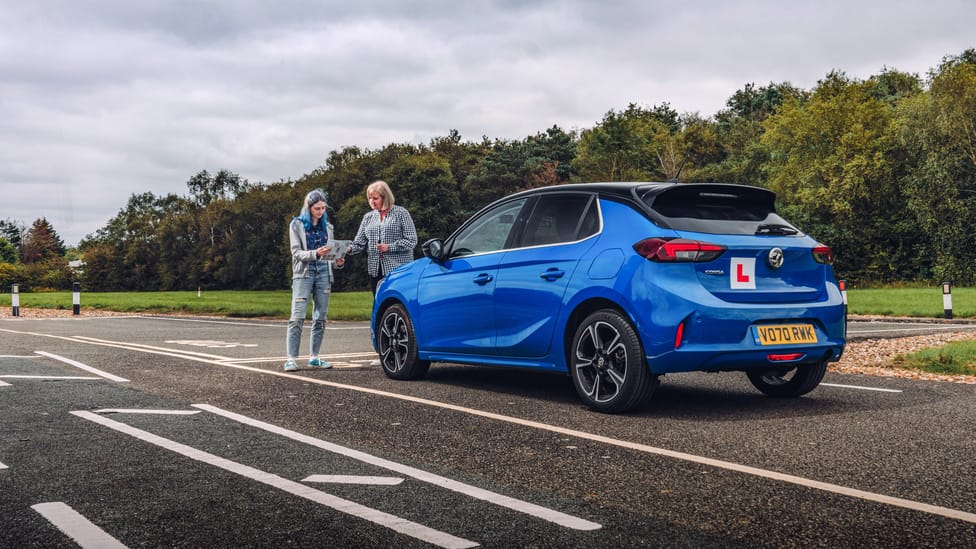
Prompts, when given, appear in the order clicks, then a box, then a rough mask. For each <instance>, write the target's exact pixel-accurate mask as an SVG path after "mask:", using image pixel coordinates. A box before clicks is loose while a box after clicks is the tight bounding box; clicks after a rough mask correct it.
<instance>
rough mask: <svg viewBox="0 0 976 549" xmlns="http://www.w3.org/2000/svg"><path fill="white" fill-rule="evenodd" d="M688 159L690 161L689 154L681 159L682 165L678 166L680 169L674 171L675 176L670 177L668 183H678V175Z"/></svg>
mask: <svg viewBox="0 0 976 549" xmlns="http://www.w3.org/2000/svg"><path fill="white" fill-rule="evenodd" d="M687 161H688V157H687V156H685V157H684V158H682V159H681V165H680V166H678V170H677V171H676V172H674V177H672V178H671V179H668V183H677V182H678V176H679V175H681V170H682V169H683V168H684V167H685V162H687Z"/></svg>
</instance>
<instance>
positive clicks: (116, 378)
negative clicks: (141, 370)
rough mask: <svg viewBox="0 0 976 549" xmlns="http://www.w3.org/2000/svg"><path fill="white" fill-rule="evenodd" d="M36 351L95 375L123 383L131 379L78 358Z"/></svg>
mask: <svg viewBox="0 0 976 549" xmlns="http://www.w3.org/2000/svg"><path fill="white" fill-rule="evenodd" d="M34 352H35V353H37V354H39V355H41V356H46V357H48V358H53V359H54V360H59V361H61V362H64V363H65V364H70V365H72V366H74V367H75V368H81V369H82V370H85V371H86V372H91V373H93V374H95V375H98V376H101V377H104V378H105V379H110V380H112V381H118V382H122V383H125V382H128V381H129V380H128V379H125V378H124V377H119V376H117V375H114V374H110V373H108V372H103V371H101V370H99V369H98V368H92V367H91V366H88V365H87V364H82V363H80V362H78V361H76V360H71V359H70V358H65V357H63V356H59V355H56V354H54V353H47V352H44V351H34Z"/></svg>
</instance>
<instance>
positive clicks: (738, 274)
mask: <svg viewBox="0 0 976 549" xmlns="http://www.w3.org/2000/svg"><path fill="white" fill-rule="evenodd" d="M730 267H731V269H730V270H729V286H730V287H731V288H732V289H733V290H755V289H756V258H754V257H733V258H732V264H731V265H730Z"/></svg>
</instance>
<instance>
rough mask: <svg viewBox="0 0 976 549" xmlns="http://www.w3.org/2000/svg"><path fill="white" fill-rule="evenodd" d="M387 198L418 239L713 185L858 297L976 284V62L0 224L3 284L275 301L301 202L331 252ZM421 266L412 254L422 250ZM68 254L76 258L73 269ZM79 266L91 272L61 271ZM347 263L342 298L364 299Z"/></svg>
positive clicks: (828, 81)
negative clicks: (322, 223)
mask: <svg viewBox="0 0 976 549" xmlns="http://www.w3.org/2000/svg"><path fill="white" fill-rule="evenodd" d="M376 179H383V180H385V181H387V182H389V183H390V184H391V186H392V187H393V190H394V192H395V194H396V200H397V203H398V204H400V205H403V206H405V207H407V208H408V209H409V210H410V213H411V215H412V217H413V219H414V222H415V224H416V226H417V232H418V236H419V238H420V241H421V242H423V241H424V240H425V239H427V238H430V237H433V236H442V237H443V236H447V235H448V234H449V233H450V231H451V230H452V229H453V228H454V227H456V226H457V225H458V224H459V223H460V222H461V221H463V220H464V219H466V218H467V217H468V216H470V215H471V214H472V213H474V212H476V211H477V210H478V209H480V208H481V207H483V206H485V205H487V204H488V203H489V202H491V201H492V200H494V199H496V198H499V197H502V196H504V195H506V194H508V193H511V192H513V191H517V190H522V189H529V188H534V187H538V186H544V185H558V184H565V183H572V182H584V181H661V180H671V179H677V180H679V181H715V182H724V183H741V184H746V185H756V186H760V187H765V188H769V189H771V190H773V191H775V192H776V193H777V197H778V198H777V205H778V208H779V210H780V212H781V213H783V214H784V217H786V218H787V219H789V220H791V221H792V222H793V223H794V224H796V225H797V226H798V227H800V228H801V229H802V230H803V231H804V232H807V233H808V234H811V235H813V236H814V237H816V238H818V239H819V240H821V241H822V242H824V243H826V244H828V245H830V246H831V247H832V248H833V250H834V252H835V256H836V261H835V264H834V268H835V272H836V274H837V276H838V278H844V279H847V280H848V281H849V283H851V284H876V283H895V282H934V283H939V282H941V281H945V280H949V281H952V282H953V283H955V284H957V285H967V286H972V285H974V284H976V247H974V246H972V245H971V244H970V240H971V238H970V233H971V231H972V228H973V227H976V50H974V49H970V50H966V51H965V52H963V53H962V54H959V55H952V56H947V57H945V58H943V59H942V60H941V62H940V63H939V65H938V66H937V67H935V68H933V69H931V70H930V71H929V72H928V73H927V74H926V75H925V76H924V77H922V76H919V75H916V74H911V73H905V72H900V71H897V70H894V69H889V68H884V69H882V70H881V71H880V73H879V74H877V75H874V76H871V77H869V78H867V79H864V80H860V79H854V78H850V77H848V76H847V75H846V74H844V73H843V72H839V71H833V72H830V73H828V74H827V75H826V76H825V77H824V78H823V79H821V80H820V81H818V82H817V84H816V86H814V87H813V89H811V90H803V89H799V88H797V87H795V86H793V85H791V84H790V83H770V84H769V85H766V86H756V85H754V84H749V85H746V86H745V87H743V89H740V90H738V91H736V92H735V93H734V94H733V95H732V96H731V97H730V98H729V99H728V100H727V102H726V108H724V109H722V110H721V111H719V112H718V113H716V114H715V115H713V116H711V117H703V116H702V115H700V114H699V113H684V114H679V113H678V112H676V111H675V110H674V109H673V108H671V106H670V104H668V103H664V104H661V105H655V106H641V105H636V104H631V105H629V106H628V107H627V108H625V109H623V110H619V111H615V110H611V111H609V112H607V113H606V115H605V116H604V117H603V119H602V120H601V121H599V122H598V123H597V124H596V125H595V126H594V127H592V128H587V129H582V130H572V131H567V130H564V129H562V128H560V127H558V126H552V127H551V128H548V129H546V130H544V131H541V132H538V133H536V134H535V135H531V136H528V137H526V138H524V139H516V140H505V139H494V140H490V139H488V138H487V137H483V138H482V139H481V140H480V141H465V140H462V138H461V136H460V134H459V133H458V132H457V131H451V132H449V133H448V135H446V136H443V137H437V138H434V139H432V140H431V141H430V142H429V143H427V144H403V143H393V144H389V145H387V146H385V147H382V148H378V149H363V148H360V147H357V146H346V147H344V148H342V149H341V150H337V151H332V152H330V153H329V154H328V156H327V158H326V160H325V163H324V165H322V166H320V167H318V168H316V169H314V170H312V171H311V172H310V173H308V174H306V175H304V176H302V177H301V178H298V179H297V180H281V181H278V182H275V183H251V182H249V181H247V180H245V179H242V178H241V177H240V176H238V175H237V174H235V173H233V172H231V171H229V170H220V171H219V172H217V173H216V174H211V173H209V172H208V171H201V172H199V173H197V174H196V175H194V176H192V177H191V178H190V179H189V180H188V181H187V188H188V194H187V195H186V196H178V195H175V194H168V195H165V196H157V195H155V194H153V193H152V192H145V193H142V194H133V195H132V196H131V197H130V198H129V201H128V203H127V204H126V205H125V207H124V208H122V209H121V210H120V211H119V212H118V214H117V215H116V216H115V217H113V218H112V219H110V220H109V222H108V223H107V224H106V225H105V226H104V227H102V228H101V229H99V230H98V231H96V232H95V233H94V234H91V235H89V236H87V237H85V238H84V239H83V240H82V241H81V243H80V244H79V246H78V247H77V249H71V250H66V249H65V247H64V244H63V243H62V242H61V241H60V239H59V238H58V237H57V233H56V232H55V231H54V229H53V227H51V226H50V224H49V223H47V221H46V220H44V219H40V220H37V221H36V222H35V223H34V224H33V225H32V226H31V227H30V228H29V229H25V228H24V227H20V226H18V225H17V224H16V223H15V222H11V221H9V220H7V221H4V222H0V283H10V282H12V281H14V280H15V279H16V280H19V281H20V283H21V284H24V285H25V286H27V287H28V288H29V287H37V288H62V287H69V286H70V283H71V281H73V280H80V281H81V282H82V284H83V285H84V287H85V288H87V289H89V290H192V289H196V288H204V289H276V288H286V287H288V286H289V284H290V277H291V267H290V258H289V254H288V238H287V224H288V222H289V220H290V219H291V218H292V217H294V216H295V215H297V214H298V209H299V207H300V204H301V200H302V198H303V197H304V195H305V193H306V192H308V191H309V190H311V189H314V188H322V189H324V190H325V191H326V192H327V193H328V195H329V210H328V216H329V220H330V221H331V222H332V223H333V224H334V225H335V234H336V236H337V237H338V238H352V237H353V236H354V235H355V233H356V230H357V228H358V226H359V222H360V220H361V218H362V215H363V214H364V213H366V212H367V211H368V205H367V202H366V197H365V188H366V185H367V184H369V183H370V182H372V181H374V180H376ZM417 253H419V250H418V251H417ZM66 254H67V256H66ZM71 255H74V256H75V257H76V258H79V259H82V260H83V261H84V268H83V270H80V271H75V270H72V268H71V267H70V266H69V265H68V263H67V259H68V258H69V257H70V256H71ZM364 261H365V258H364V257H362V256H358V257H357V256H354V257H352V258H350V260H349V262H348V263H347V267H346V269H345V270H344V271H343V272H342V273H341V274H340V275H339V276H338V277H337V281H336V289H337V290H340V291H341V290H361V289H366V288H368V283H367V279H366V269H365V265H364Z"/></svg>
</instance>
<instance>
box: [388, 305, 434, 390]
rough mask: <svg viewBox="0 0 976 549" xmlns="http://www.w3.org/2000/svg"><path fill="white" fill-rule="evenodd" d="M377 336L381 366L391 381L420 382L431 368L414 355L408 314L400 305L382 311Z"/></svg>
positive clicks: (415, 340) (425, 361)
mask: <svg viewBox="0 0 976 549" xmlns="http://www.w3.org/2000/svg"><path fill="white" fill-rule="evenodd" d="M377 330H378V333H377V334H376V341H377V347H378V349H377V350H378V351H379V354H380V366H382V367H383V372H384V373H385V374H386V375H387V377H390V378H392V379H401V380H410V379H422V378H423V377H424V376H426V375H427V370H428V369H429V368H430V361H429V360H420V359H419V358H418V355H417V336H416V333H415V332H414V329H413V322H412V321H411V320H410V315H409V314H407V310H406V309H405V308H404V307H403V306H402V305H399V304H397V305H392V306H390V307H387V308H386V310H384V311H383V316H382V317H381V318H380V323H379V326H378V327H377Z"/></svg>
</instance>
